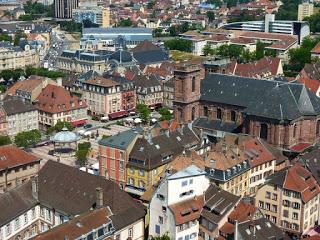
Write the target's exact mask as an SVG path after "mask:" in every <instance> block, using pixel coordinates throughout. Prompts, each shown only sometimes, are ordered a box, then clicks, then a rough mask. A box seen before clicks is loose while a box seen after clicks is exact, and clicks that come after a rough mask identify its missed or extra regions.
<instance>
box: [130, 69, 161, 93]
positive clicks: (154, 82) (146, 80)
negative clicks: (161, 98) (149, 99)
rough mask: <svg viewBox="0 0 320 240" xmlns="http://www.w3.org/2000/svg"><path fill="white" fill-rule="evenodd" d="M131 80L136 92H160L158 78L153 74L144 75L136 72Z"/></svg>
mask: <svg viewBox="0 0 320 240" xmlns="http://www.w3.org/2000/svg"><path fill="white" fill-rule="evenodd" d="M133 81H134V84H135V86H136V90H137V93H138V94H148V93H154V92H161V90H162V87H161V84H160V82H159V80H158V79H157V78H156V77H155V76H154V75H151V76H146V75H141V74H136V75H135V76H134V78H133Z"/></svg>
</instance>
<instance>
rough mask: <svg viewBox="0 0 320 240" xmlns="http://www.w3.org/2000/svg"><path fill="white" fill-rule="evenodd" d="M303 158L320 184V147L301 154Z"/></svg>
mask: <svg viewBox="0 0 320 240" xmlns="http://www.w3.org/2000/svg"><path fill="white" fill-rule="evenodd" d="M301 160H302V163H303V164H304V165H305V166H306V167H307V168H308V170H309V171H310V172H311V173H312V175H313V176H314V177H315V178H316V179H317V181H318V183H319V184H320V148H319V147H317V148H316V149H313V150H312V151H311V152H308V153H306V154H304V155H303V156H301Z"/></svg>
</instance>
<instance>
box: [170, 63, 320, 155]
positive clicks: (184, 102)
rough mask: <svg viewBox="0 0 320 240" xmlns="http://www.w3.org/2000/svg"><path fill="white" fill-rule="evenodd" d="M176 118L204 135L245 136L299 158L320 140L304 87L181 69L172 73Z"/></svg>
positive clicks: (315, 104) (316, 112) (312, 98)
mask: <svg viewBox="0 0 320 240" xmlns="http://www.w3.org/2000/svg"><path fill="white" fill-rule="evenodd" d="M174 77H175V100H174V113H175V118H176V119H177V120H178V121H179V122H180V123H190V122H193V124H198V126H200V127H201V128H203V129H209V130H210V129H211V130H214V131H222V132H232V133H245V134H249V135H253V136H257V137H260V138H262V139H264V140H266V141H267V142H268V143H270V144H271V145H273V146H276V147H279V148H281V149H283V150H289V151H295V152H299V151H302V150H304V149H305V148H306V147H309V146H311V145H312V144H314V143H315V142H316V141H317V140H318V139H319V136H320V99H319V98H318V97H317V96H316V95H315V94H314V93H313V92H311V91H310V90H309V89H307V88H306V87H305V85H303V84H300V83H292V82H291V83H289V82H286V81H284V80H280V79H279V80H269V79H268V80H267V79H255V78H246V77H239V76H234V75H225V74H219V73H208V74H206V76H204V71H203V69H202V68H201V66H200V65H197V64H188V63H180V64H179V65H177V67H176V69H175V72H174Z"/></svg>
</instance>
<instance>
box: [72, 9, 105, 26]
mask: <svg viewBox="0 0 320 240" xmlns="http://www.w3.org/2000/svg"><path fill="white" fill-rule="evenodd" d="M72 19H73V20H75V21H76V22H78V23H82V22H83V21H84V20H90V22H92V23H95V24H98V25H100V26H101V27H104V28H107V27H110V9H109V8H104V7H80V8H77V9H74V10H73V12H72Z"/></svg>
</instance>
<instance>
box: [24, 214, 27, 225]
mask: <svg viewBox="0 0 320 240" xmlns="http://www.w3.org/2000/svg"><path fill="white" fill-rule="evenodd" d="M23 219H24V224H27V223H28V215H27V214H26V213H25V214H24V215H23Z"/></svg>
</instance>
